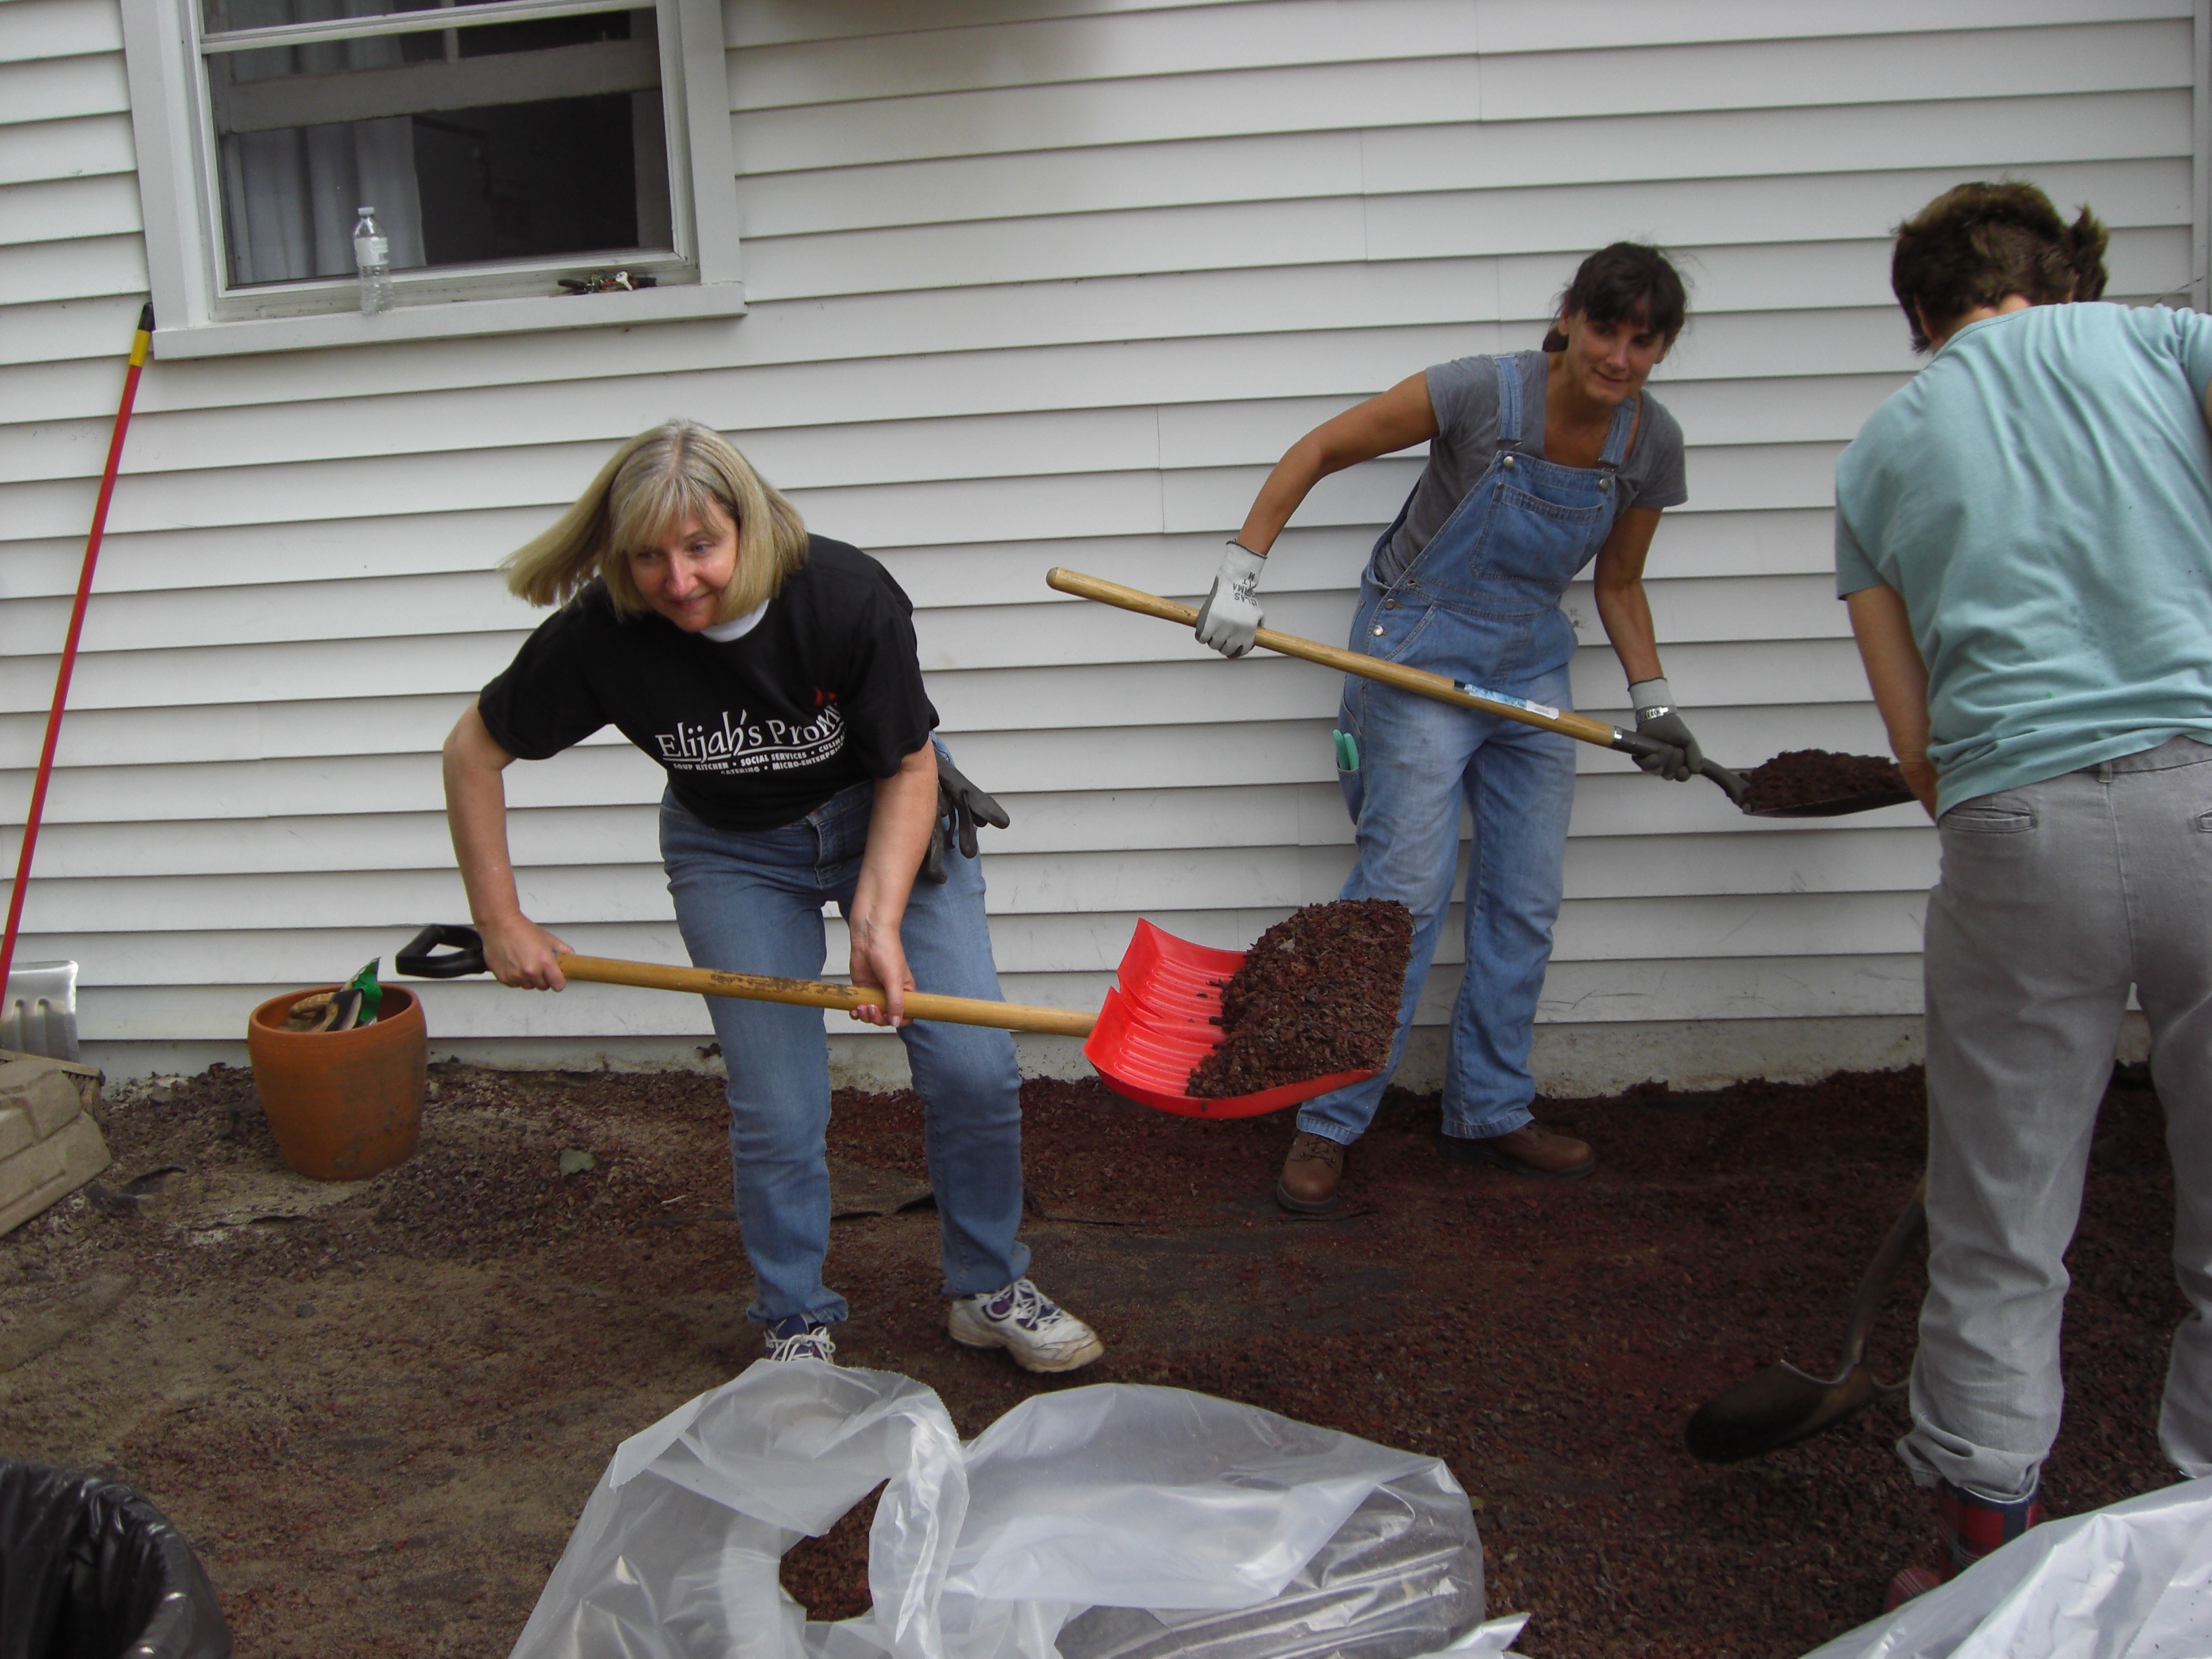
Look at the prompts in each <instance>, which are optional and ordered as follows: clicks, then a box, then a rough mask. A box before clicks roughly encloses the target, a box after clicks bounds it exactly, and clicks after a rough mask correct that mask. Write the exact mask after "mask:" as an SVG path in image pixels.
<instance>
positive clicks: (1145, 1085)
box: [392, 921, 1375, 1117]
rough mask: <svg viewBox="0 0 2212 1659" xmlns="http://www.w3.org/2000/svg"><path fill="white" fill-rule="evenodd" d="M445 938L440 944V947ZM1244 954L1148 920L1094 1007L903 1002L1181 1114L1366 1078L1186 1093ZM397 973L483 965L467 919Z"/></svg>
mask: <svg viewBox="0 0 2212 1659" xmlns="http://www.w3.org/2000/svg"><path fill="white" fill-rule="evenodd" d="M441 945H450V946H452V947H453V948H452V949H451V950H449V951H444V952H442V953H441V952H440V951H439V950H438V947H439V946H441ZM1243 960H1244V953H1243V951H1213V950H1209V949H1207V948H1206V946H1204V945H1193V944H1191V943H1190V942H1189V941H1188V939H1177V938H1176V936H1175V935H1174V934H1172V933H1164V932H1162V931H1161V930H1160V929H1159V928H1158V927H1153V926H1152V923H1151V922H1149V921H1139V923H1138V924H1137V931H1136V934H1135V936H1134V937H1133V938H1132V939H1130V941H1129V948H1128V950H1127V951H1125V952H1124V953H1123V954H1122V957H1121V968H1120V969H1119V970H1118V972H1117V975H1116V977H1118V978H1119V979H1120V981H1121V983H1120V984H1119V985H1117V986H1113V987H1109V989H1108V990H1107V993H1106V1005H1105V1006H1104V1007H1103V1008H1101V1009H1100V1010H1099V1011H1098V1012H1097V1013H1096V1014H1086V1013H1082V1012H1078V1011H1076V1010H1074V1009H1069V1008H1040V1007H1036V1006H1028V1005H1024V1004H1022V1003H1018V1002H991V1001H987V1000H984V999H982V998H980V997H948V996H938V995H935V994H932V993H929V992H927V991H909V992H908V994H907V998H906V1011H907V1012H908V1014H910V1015H912V1016H913V1017H914V1018H916V1019H937V1020H944V1021H946V1022H948V1023H949V1024H955V1025H989V1026H994V1027H996V1028H997V1029H999V1030H1006V1031H1042V1032H1045V1033H1047V1034H1049V1035H1054V1036H1079V1037H1085V1038H1087V1039H1088V1041H1086V1042H1085V1043H1084V1045H1083V1057H1084V1058H1085V1060H1089V1061H1090V1062H1091V1065H1092V1066H1094V1067H1095V1068H1097V1073H1098V1075H1099V1076H1100V1077H1102V1078H1103V1079H1105V1080H1106V1085H1107V1086H1108V1087H1109V1088H1110V1089H1112V1090H1113V1091H1115V1093H1116V1094H1121V1095H1126V1096H1127V1097H1129V1098H1130V1099H1131V1100H1133V1101H1136V1102H1137V1103H1139V1104H1140V1105H1145V1106H1152V1107H1156V1108H1158V1109H1159V1110H1161V1111H1163V1112H1177V1113H1180V1114H1182V1115H1183V1116H1185V1117H1255V1116H1257V1115H1260V1114H1261V1113H1263V1112H1279V1111H1280V1110H1282V1109H1283V1108H1284V1107H1285V1106H1295V1105H1297V1104H1298V1103H1300V1102H1301V1101H1305V1100H1310V1099H1312V1098H1313V1097H1315V1096H1316V1095H1323V1094H1327V1093H1328V1091H1330V1090H1332V1089H1340V1088H1342V1087H1343V1086H1344V1085H1346V1084H1347V1083H1357V1082H1358V1081H1359V1080H1360V1079H1363V1078H1370V1077H1372V1076H1374V1075H1375V1074H1374V1073H1372V1072H1338V1073H1333V1074H1331V1075H1330V1076H1328V1077H1317V1078H1312V1079H1308V1080H1307V1081H1305V1082H1303V1083H1286V1084H1281V1085H1278V1086H1276V1087H1274V1088H1273V1089H1263V1090H1261V1091H1260V1092H1259V1093H1257V1094H1250V1095H1231V1096H1227V1097H1223V1098H1220V1099H1209V1098H1206V1097H1203V1096H1199V1095H1193V1094H1188V1093H1186V1092H1185V1091H1187V1090H1188V1088H1189V1086H1190V1084H1189V1079H1190V1073H1191V1068H1192V1067H1193V1066H1196V1065H1197V1064H1198V1062H1199V1061H1200V1060H1202V1059H1203V1058H1205V1056H1206V1051H1207V1050H1209V1049H1211V1048H1214V1047H1215V1046H1216V1045H1217V1044H1218V1043H1219V1042H1220V1041H1221V1037H1222V1030H1221V1027H1220V1026H1219V1025H1218V1024H1215V1023H1214V1021H1215V1018H1216V1017H1217V1016H1218V1014H1219V1013H1220V1012H1221V986H1222V982H1223V981H1225V980H1227V979H1228V978H1229V977H1230V976H1231V975H1233V974H1234V973H1235V972H1236V971H1237V967H1238V965H1239V964H1241V963H1243ZM392 961H393V965H394V966H395V967H397V968H398V970H399V971H400V972H401V973H403V974H411V975H414V976H415V977H416V978H417V979H459V978H462V977H463V976H465V975H470V974H481V973H483V972H485V971H487V970H486V969H485V965H484V959H483V937H482V936H481V935H480V934H478V933H477V930H476V929H475V928H473V927H448V926H445V925H443V924H439V923H433V924H432V925H431V926H429V927H425V928H424V929H423V930H422V932H421V933H417V934H416V935H415V937H414V938H413V939H410V940H409V941H408V942H407V945H406V946H405V948H404V949H403V950H401V951H400V952H399V953H398V956H396V957H393V959H392ZM560 963H561V972H562V975H565V976H566V977H568V978H569V979H574V980H586V981H592V982H594V983H597V984H600V985H636V986H641V987H645V988H646V989H647V990H653V991H689V992H691V993H694V994H697V995H700V996H709V997H743V998H744V999H746V1000H749V1001H753V1002H781V1003H791V1004H797V1005H799V1006H802V1007H808V1008H845V1009H853V1008H862V1007H870V1006H872V1007H878V1008H880V1007H882V1006H884V994H883V992H882V991H881V990H880V989H878V987H874V986H869V985H836V984H832V983H830V982H829V981H826V980H814V979H780V978H776V977H774V976H772V975H766V974H726V973H721V972H719V971H717V970H715V969H711V968H671V967H663V966H662V965H660V964H659V963H651V962H623V961H621V960H618V959H617V958H614V957H580V956H563V957H561V958H560Z"/></svg>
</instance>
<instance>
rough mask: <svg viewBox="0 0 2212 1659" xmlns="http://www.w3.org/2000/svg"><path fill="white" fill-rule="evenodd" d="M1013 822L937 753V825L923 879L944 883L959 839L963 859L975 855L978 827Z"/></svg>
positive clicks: (923, 862) (942, 753)
mask: <svg viewBox="0 0 2212 1659" xmlns="http://www.w3.org/2000/svg"><path fill="white" fill-rule="evenodd" d="M1012 822H1013V820H1012V818H1010V817H1007V816H1006V808H1005V807H1003V806H1001V805H999V803H998V802H997V801H995V800H994V799H991V797H990V796H988V795H987V794H985V793H983V792H982V791H981V789H978V788H977V787H975V785H974V784H972V783H970V782H969V781H968V780H967V778H966V777H965V776H963V775H962V773H961V770H960V769H959V768H958V767H957V766H955V765H954V764H953V763H951V761H950V760H948V759H946V758H945V751H944V750H942V749H939V750H938V751H937V823H936V826H935V827H934V828H933V829H931V830H930V832H929V850H928V851H927V852H926V853H924V854H922V855H921V878H922V879H923V880H924V881H933V882H937V883H939V884H943V882H944V880H945V876H946V875H947V873H949V872H947V871H946V870H945V860H946V859H948V858H950V857H951V855H952V844H953V842H954V840H955V838H956V837H957V839H958V841H959V843H960V856H961V857H962V858H963V859H972V858H974V857H975V826H976V825H977V824H979V823H987V824H989V825H990V826H991V827H992V828H993V829H1005V828H1006V826H1007V825H1008V824H1010V823H1012Z"/></svg>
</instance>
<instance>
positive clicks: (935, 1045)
mask: <svg viewBox="0 0 2212 1659" xmlns="http://www.w3.org/2000/svg"><path fill="white" fill-rule="evenodd" d="M874 793H875V792H874V789H873V787H872V786H870V785H868V784H865V783H863V784H855V785H854V786H853V787H851V788H849V789H846V790H843V791H842V792H841V793H838V794H836V795H835V796H833V797H832V798H831V799H829V800H828V801H826V802H825V803H823V805H821V806H820V807H818V808H817V809H816V810H815V811H813V812H811V813H810V814H808V815H807V816H806V817H804V818H802V819H800V820H799V822H798V823H792V824H787V825H785V826H784V827H783V828H782V829H769V830H763V831H761V832H758V833H754V834H737V833H733V832H732V831H729V830H724V829H714V828H713V827H712V826H711V825H708V824H706V823H702V822H701V821H700V820H699V819H698V818H696V817H694V816H692V814H691V813H690V812H689V811H685V810H684V807H682V806H681V805H678V803H677V802H676V800H675V799H674V798H673V797H672V796H670V797H664V798H663V799H662V801H661V805H660V856H661V860H662V862H663V863H664V864H665V866H667V870H668V890H669V892H670V893H671V895H672V896H674V898H675V901H676V920H677V924H678V927H681V928H682V930H683V933H684V948H685V949H686V950H688V951H690V954H691V960H692V963H694V964H695V965H696V966H697V967H701V968H717V969H722V970H724V971H726V972H731V973H744V974H780V975H785V976H786V977H788V978H793V979H815V978H818V977H819V976H820V975H821V973H822V969H823V963H824V960H825V957H826V952H827V945H826V942H825V939H824V934H823V923H822V907H823V904H824V903H825V902H828V901H829V900H833V899H834V900H836V902H837V904H838V905H839V907H840V908H844V907H847V906H849V905H850V904H851V903H852V902H853V889H854V884H855V883H856V882H857V881H858V880H859V878H860V855H861V854H862V852H863V851H864V850H865V848H866V845H867V836H868V819H869V817H870V814H871V812H872V809H873V806H874ZM945 869H946V872H947V878H946V880H945V884H944V885H942V886H938V885H935V884H932V883H929V882H926V881H917V882H916V883H915V888H914V896H913V897H912V898H911V899H909V900H908V903H907V910H906V916H905V919H904V921H902V924H901V925H900V928H899V936H900V939H902V942H903V943H904V945H905V946H906V954H907V961H908V964H909V965H910V966H911V967H912V968H913V969H914V976H915V983H916V984H917V985H918V986H919V987H921V988H922V989H923V990H927V991H937V992H942V993H945V994H949V995H952V996H966V997H982V998H986V999H988V1000H994V1001H996V1000H1000V993H999V976H998V970H997V969H996V968H994V966H993V964H992V961H991V935H990V930H989V928H988V927H987V925H986V923H985V921H984V919H983V872H982V866H981V861H980V860H976V859H965V858H962V857H961V856H960V855H959V849H958V848H957V847H956V848H953V849H951V856H949V857H948V858H947V859H946V860H945ZM841 966H842V964H841ZM706 1001H707V1007H708V1012H709V1013H710V1014H711V1015H712V1016H713V1018H714V1035H715V1036H716V1038H717V1039H718V1040H719V1041H720V1043H721V1046H722V1062H723V1064H724V1065H725V1066H727V1067H728V1068H729V1073H730V1086H729V1101H730V1162H731V1165H732V1170H733V1172H734V1175H735V1180H736V1188H737V1210H738V1227H739V1229H740V1231H742V1232H743V1234H744V1245H745V1254H746V1255H747V1256H748V1257H750V1259H751V1261H752V1267H753V1277H754V1279H755V1281H756V1284H757V1293H756V1296H755V1298H754V1301H753V1304H752V1306H751V1307H750V1309H749V1310H747V1316H748V1317H749V1318H751V1319H753V1320H756V1321H758V1322H763V1323H768V1322H774V1321H775V1320H779V1319H784V1318H787V1317H789V1316H791V1315H793V1314H805V1315H806V1316H808V1317H809V1318H811V1319H815V1320H818V1321H820V1322H823V1323H825V1324H827V1323H832V1322H836V1321H837V1320H841V1319H843V1318H844V1317H845V1316H846V1314H847V1311H848V1310H847V1308H846V1305H845V1300H844V1298H843V1297H840V1296H838V1295H836V1293H834V1292H833V1291H830V1290H829V1289H828V1288H827V1287H825V1286H824V1285H823V1282H822V1266H823V1259H824V1257H826V1256H827V1255H828V1254H829V1168H828V1166H827V1164H825V1163H824V1161H823V1157H824V1145H825V1136H826V1134H827V1132H828V1129H829V1040H828V1037H827V1036H826V1035H825V1033H824V1031H823V1024H822V1018H823V1016H822V1011H821V1010H820V1009H818V1008H794V1007H787V1006H783V1005H782V1004H780V1003H772V1002H747V1001H743V1000H739V999H738V998H735V997H708V999H707V1000H706ZM899 1036H900V1037H901V1038H902V1040H903V1041H904V1042H905V1043H906V1052H907V1059H908V1062H909V1064H910V1065H911V1066H912V1067H913V1070H914V1083H915V1091H916V1092H917V1093H918V1094H920V1095H921V1099H922V1104H923V1107H924V1109H925V1113H926V1116H925V1119H924V1123H925V1137H926V1144H927V1149H928V1153H929V1176H930V1182H931V1184H932V1185H933V1187H934V1188H935V1189H936V1194H937V1210H938V1217H939V1224H940V1225H941V1228H942V1232H943V1260H944V1268H945V1294H946V1295H947V1296H956V1297H957V1296H972V1295H975V1294H976V1293H978V1292H980V1291H995V1290H998V1289H999V1288H1000V1287H1001V1286H1002V1285H1007V1284H1010V1283H1012V1281H1013V1280H1015V1279H1019V1278H1020V1277H1022V1275H1023V1274H1024V1273H1025V1272H1026V1271H1027V1270H1028V1267H1029V1255H1030V1253H1029V1249H1028V1247H1027V1246H1025V1245H1024V1244H1023V1243H1021V1242H1020V1240H1019V1239H1018V1237H1016V1234H1017V1233H1018V1231H1020V1227H1021V1219H1022V1107H1021V1074H1020V1073H1019V1072H1018V1070H1017V1069H1016V1067H1015V1065H1014V1039H1013V1036H1012V1033H1010V1032H1006V1031H1000V1030H991V1029H989V1028H987V1027H984V1026H975V1025H945V1024H938V1023H936V1022H934V1021H917V1022H915V1024H911V1025H908V1026H907V1027H906V1028H905V1029H904V1030H902V1031H901V1032H900V1033H899Z"/></svg>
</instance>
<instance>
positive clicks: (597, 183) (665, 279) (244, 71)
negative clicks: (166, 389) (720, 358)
mask: <svg viewBox="0 0 2212 1659" xmlns="http://www.w3.org/2000/svg"><path fill="white" fill-rule="evenodd" d="M124 9H125V48H126V52H127V55H128V58H129V63H130V72H131V102H132V106H133V122H134V125H135V127H136V130H137V139H138V155H139V189H140V193H141V196H142V198H143V201H144V204H145V208H146V231H147V248H148V256H149V264H151V266H152V281H153V288H154V302H155V312H156V314H157V315H158V317H159V318H160V320H161V331H160V332H159V333H157V335H156V336H155V350H156V351H157V353H159V354H160V355H162V356H203V355H213V354H219V353H227V352H232V351H259V350H270V349H284V348H286V347H290V346H314V345H333V344H343V343H357V342H368V341H374V340H378V339H404V338H420V337H425V336H435V335H447V334H471V333H491V332H506V331H513V330H520V329H531V328H558V327H563V326H570V327H573V326H586V325H592V324H598V323H631V322H637V321H643V320H648V319H652V318H654V317H696V316H701V315H715V314H728V313H733V312H736V311H739V310H742V309H743V295H742V290H741V289H739V288H738V285H737V283H736V280H735V279H736V275H737V272H736V252H737V235H736V220H737V203H736V193H735V181H734V179H733V178H732V171H733V169H732V164H731V160H730V149H729V118H728V96H727V92H726V82H725V80H724V77H723V70H722V49H721V32H720V11H719V7H718V5H717V4H716V3H715V0H125V8H124ZM364 207H374V210H375V211H376V215H377V218H378V222H379V225H380V228H381V229H382V230H383V232H384V234H385V236H386V240H387V242H388V243H389V245H390V248H391V263H392V285H393V289H394V301H395V303H394V307H393V308H392V310H391V311H389V312H386V313H380V314H378V315H374V316H364V315H362V313H361V311H360V309H359V299H358V292H359V290H358V287H357V284H356V280H355V271H354V260H353V246H352V240H351V239H352V232H353V227H354V222H355V219H356V216H357V214H358V212H359V210H361V209H362V208H364ZM616 270H622V271H624V272H627V273H628V278H627V280H628V281H629V283H630V285H631V287H630V289H629V290H627V291H617V292H606V293H590V294H574V293H572V292H570V291H569V289H564V288H563V287H562V278H564V277H566V278H568V279H569V280H570V282H571V283H572V284H573V283H577V282H578V281H579V280H580V279H589V278H590V277H592V276H599V275H601V274H603V273H608V272H612V271H616Z"/></svg>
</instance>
